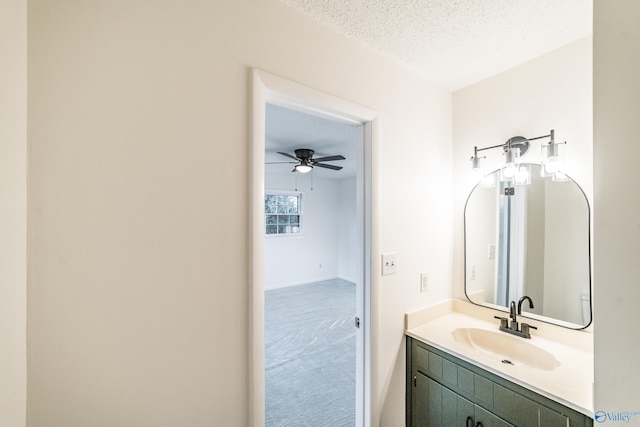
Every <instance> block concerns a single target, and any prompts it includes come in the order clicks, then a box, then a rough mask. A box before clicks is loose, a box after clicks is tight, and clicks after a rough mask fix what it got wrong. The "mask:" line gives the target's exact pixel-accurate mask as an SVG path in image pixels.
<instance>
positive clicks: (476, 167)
mask: <svg viewBox="0 0 640 427" xmlns="http://www.w3.org/2000/svg"><path fill="white" fill-rule="evenodd" d="M471 176H472V177H473V180H474V181H476V182H477V181H480V180H481V179H482V178H484V171H483V170H482V168H481V167H480V159H479V158H478V157H477V156H474V157H472V158H471Z"/></svg>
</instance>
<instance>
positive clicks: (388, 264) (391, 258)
mask: <svg viewBox="0 0 640 427" xmlns="http://www.w3.org/2000/svg"><path fill="white" fill-rule="evenodd" d="M397 263H398V254H397V253H396V252H387V253H384V254H382V275H383V276H386V275H387V274H396V268H397Z"/></svg>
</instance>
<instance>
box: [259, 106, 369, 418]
mask: <svg viewBox="0 0 640 427" xmlns="http://www.w3.org/2000/svg"><path fill="white" fill-rule="evenodd" d="M363 127H364V126H363V125H362V124H353V123H344V122H342V121H338V120H335V119H327V118H324V117H320V116H318V115H316V114H307V113H304V112H301V111H297V110H293V109H290V108H285V107H281V106H277V105H273V104H269V103H268V104H267V107H266V132H265V220H266V221H265V241H264V244H265V249H264V265H265V267H264V271H265V277H264V289H265V330H264V335H265V425H266V426H267V427H277V426H293V425H295V426H305V425H309V426H314V427H324V426H326V427H353V426H355V407H356V394H357V393H356V384H355V383H356V372H357V369H358V368H357V364H356V341H357V331H358V326H357V325H356V323H357V322H356V318H357V316H356V307H357V302H356V288H357V287H359V286H362V283H361V278H360V277H359V276H361V274H358V273H359V271H361V267H360V265H359V264H360V259H359V257H358V253H359V249H360V248H361V247H362V244H359V242H358V237H359V236H358V233H357V229H358V214H357V211H358V209H357V203H356V200H357V194H358V191H357V190H358V189H357V179H356V178H357V173H358V161H357V159H358V158H359V157H361V156H359V155H358V152H357V151H358V150H357V148H358V147H359V146H361V145H362V144H359V142H360V141H362V140H363V138H364V134H363ZM301 165H304V167H303V170H302V172H301V171H298V168H299V167H300V166H301ZM305 168H306V169H305ZM359 304H360V305H361V304H362V302H361V301H360V302H359ZM360 364H361V365H362V362H361V363H360Z"/></svg>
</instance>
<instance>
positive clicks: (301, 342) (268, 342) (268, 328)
mask: <svg viewBox="0 0 640 427" xmlns="http://www.w3.org/2000/svg"><path fill="white" fill-rule="evenodd" d="M354 316H355V285H354V284H353V283H350V282H347V281H345V280H341V279H334V280H327V281H323V282H317V283H312V284H308V285H300V286H292V287H289V288H282V289H274V290H269V291H266V292H265V383H266V390H265V400H266V425H267V426H268V427H276V426H296V427H303V426H309V427H322V426H331V427H342V426H344V427H353V426H354V425H355V370H356V367H355V366H356V365H355V361H356V358H355V351H356V328H355V326H354Z"/></svg>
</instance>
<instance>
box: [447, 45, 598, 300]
mask: <svg viewBox="0 0 640 427" xmlns="http://www.w3.org/2000/svg"><path fill="white" fill-rule="evenodd" d="M591 50H592V40H591V39H590V38H589V39H584V40H581V41H578V42H576V43H573V44H571V45H568V46H566V47H563V48H560V49H558V50H556V51H553V52H551V53H548V54H546V55H544V56H541V57H539V58H537V59H534V60H533V61H530V62H528V63H526V64H524V65H521V66H518V67H515V68H513V69H511V70H508V71H505V72H504V73H501V74H499V75H497V76H494V77H491V78H489V79H487V80H485V81H482V82H479V83H477V84H475V85H473V86H470V87H468V88H465V89H462V90H460V91H458V92H456V93H454V94H453V144H454V177H455V180H454V194H455V201H454V215H455V224H456V226H455V227H454V248H455V249H454V268H453V276H454V282H453V286H454V289H453V292H454V294H455V296H456V297H459V298H464V276H463V272H464V238H463V233H462V230H463V212H464V202H465V200H466V197H467V195H468V194H469V192H470V191H471V188H472V187H473V185H474V183H473V181H472V179H471V169H470V168H471V165H470V162H469V158H470V157H471V156H472V155H473V147H474V146H478V147H487V146H491V145H497V144H501V143H504V142H506V141H507V140H508V139H509V138H510V137H512V136H517V135H520V136H525V137H529V138H531V137H535V136H540V135H546V134H548V133H549V130H551V129H554V130H555V131H556V140H557V141H558V142H562V141H567V145H564V146H561V147H560V150H561V156H563V161H564V164H565V169H566V171H567V173H568V174H569V175H570V176H571V177H572V178H573V179H574V180H576V181H577V182H578V183H579V184H580V186H581V187H582V188H583V189H584V191H585V193H586V194H587V198H588V199H589V201H592V200H593V196H592V195H593V177H592V162H593V160H592V150H593V149H592V145H593V136H592V133H593V119H592V105H593V104H592V93H593V92H592V52H591ZM485 153H486V155H487V159H485V160H484V166H485V167H486V169H485V170H487V171H491V170H494V169H497V168H498V167H500V166H501V165H502V163H503V162H504V159H503V157H502V156H501V155H500V154H501V153H500V151H499V150H489V151H486V152H484V153H483V154H485ZM540 157H541V155H540V148H539V144H536V143H532V148H531V149H530V151H529V153H527V154H526V157H523V161H524V160H526V161H528V162H532V163H536V162H540Z"/></svg>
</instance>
